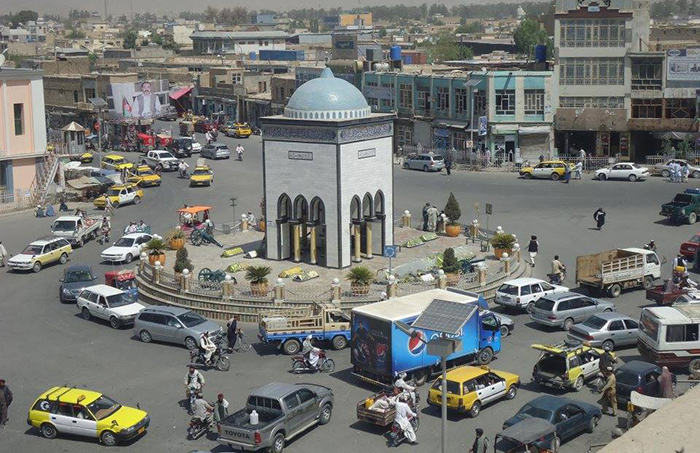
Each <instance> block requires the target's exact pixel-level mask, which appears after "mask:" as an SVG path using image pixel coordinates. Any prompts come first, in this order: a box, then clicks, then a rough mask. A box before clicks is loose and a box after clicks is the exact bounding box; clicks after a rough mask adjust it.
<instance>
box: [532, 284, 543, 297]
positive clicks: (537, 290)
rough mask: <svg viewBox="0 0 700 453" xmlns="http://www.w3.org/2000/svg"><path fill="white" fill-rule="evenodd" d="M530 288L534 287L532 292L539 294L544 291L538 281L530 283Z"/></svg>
mask: <svg viewBox="0 0 700 453" xmlns="http://www.w3.org/2000/svg"><path fill="white" fill-rule="evenodd" d="M530 288H532V294H537V293H541V292H542V289H541V288H540V285H538V284H537V283H535V284H534V285H530Z"/></svg>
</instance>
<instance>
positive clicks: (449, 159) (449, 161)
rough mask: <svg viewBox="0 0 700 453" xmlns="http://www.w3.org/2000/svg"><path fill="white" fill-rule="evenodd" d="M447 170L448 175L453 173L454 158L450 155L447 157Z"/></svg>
mask: <svg viewBox="0 0 700 453" xmlns="http://www.w3.org/2000/svg"><path fill="white" fill-rule="evenodd" d="M445 171H447V176H450V175H451V174H452V158H451V157H449V156H448V157H447V159H445Z"/></svg>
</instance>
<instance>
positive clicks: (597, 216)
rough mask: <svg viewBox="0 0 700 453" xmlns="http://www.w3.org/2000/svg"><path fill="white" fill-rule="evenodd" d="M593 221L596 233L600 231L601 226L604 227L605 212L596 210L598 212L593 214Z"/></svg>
mask: <svg viewBox="0 0 700 453" xmlns="http://www.w3.org/2000/svg"><path fill="white" fill-rule="evenodd" d="M593 220H595V223H596V228H598V231H600V230H602V229H603V225H605V211H603V208H598V210H597V211H596V212H595V213H593Z"/></svg>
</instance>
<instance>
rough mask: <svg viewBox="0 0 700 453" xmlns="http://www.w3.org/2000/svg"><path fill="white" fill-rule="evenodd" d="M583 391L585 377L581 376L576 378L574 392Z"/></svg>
mask: <svg viewBox="0 0 700 453" xmlns="http://www.w3.org/2000/svg"><path fill="white" fill-rule="evenodd" d="M582 389H583V376H579V377H577V378H576V382H574V391H575V392H580V391H581V390H582Z"/></svg>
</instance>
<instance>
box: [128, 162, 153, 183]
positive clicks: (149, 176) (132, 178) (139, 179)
mask: <svg viewBox="0 0 700 453" xmlns="http://www.w3.org/2000/svg"><path fill="white" fill-rule="evenodd" d="M128 181H129V182H130V183H132V184H135V185H137V186H140V187H153V186H159V185H160V183H161V177H160V176H158V175H157V174H155V173H153V170H151V167H149V166H148V165H139V166H138V167H136V168H135V169H134V170H133V171H130V172H129V178H128Z"/></svg>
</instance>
